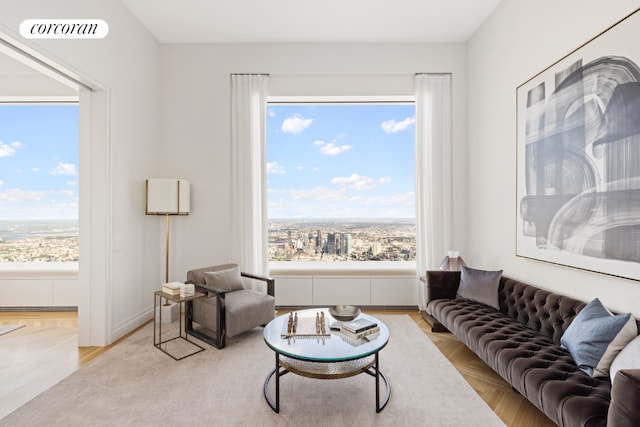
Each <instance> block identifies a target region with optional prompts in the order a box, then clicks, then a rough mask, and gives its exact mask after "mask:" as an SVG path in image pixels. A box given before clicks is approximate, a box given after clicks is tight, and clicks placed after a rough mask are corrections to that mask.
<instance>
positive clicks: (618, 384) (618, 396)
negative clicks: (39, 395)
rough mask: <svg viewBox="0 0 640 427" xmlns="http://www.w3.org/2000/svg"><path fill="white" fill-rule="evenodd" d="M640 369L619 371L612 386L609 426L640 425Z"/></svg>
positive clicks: (627, 426)
mask: <svg viewBox="0 0 640 427" xmlns="http://www.w3.org/2000/svg"><path fill="white" fill-rule="evenodd" d="M638 401H640V369H624V370H621V371H618V373H617V374H616V377H615V380H614V381H613V386H612V388H611V403H610V404H609V414H608V415H607V426H608V427H632V426H638V425H640V406H638Z"/></svg>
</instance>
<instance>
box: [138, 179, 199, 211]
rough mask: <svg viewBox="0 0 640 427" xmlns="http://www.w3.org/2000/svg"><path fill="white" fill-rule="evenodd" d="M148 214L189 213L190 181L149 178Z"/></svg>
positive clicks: (147, 185)
mask: <svg viewBox="0 0 640 427" xmlns="http://www.w3.org/2000/svg"><path fill="white" fill-rule="evenodd" d="M146 187H147V191H146V192H147V198H146V199H147V200H146V214H147V215H188V214H189V208H190V207H189V205H190V200H189V181H185V180H184V179H172V178H152V179H148V180H147V184H146Z"/></svg>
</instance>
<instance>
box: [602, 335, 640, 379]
mask: <svg viewBox="0 0 640 427" xmlns="http://www.w3.org/2000/svg"><path fill="white" fill-rule="evenodd" d="M623 369H640V336H638V337H635V338H634V339H633V340H632V341H631V342H630V343H629V344H627V345H626V346H624V348H623V349H622V350H620V353H618V355H617V356H616V357H615V359H613V362H611V369H610V371H609V375H610V376H611V382H613V381H614V380H615V378H616V374H617V373H618V371H621V370H623Z"/></svg>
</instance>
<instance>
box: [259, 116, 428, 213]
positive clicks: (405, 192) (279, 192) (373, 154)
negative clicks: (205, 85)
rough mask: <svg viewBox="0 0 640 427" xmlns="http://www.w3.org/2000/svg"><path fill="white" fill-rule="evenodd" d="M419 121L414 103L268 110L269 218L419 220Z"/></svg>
mask: <svg viewBox="0 0 640 427" xmlns="http://www.w3.org/2000/svg"><path fill="white" fill-rule="evenodd" d="M414 116H415V108H414V106H413V105H412V104H411V105H399V104H346V105H345V104H341V105H334V104H332V105H327V104H315V105H309V104H306V105H285V104H269V107H268V111H267V190H268V196H267V201H268V216H269V218H414V217H415V195H414V188H415V174H414V156H415V153H414Z"/></svg>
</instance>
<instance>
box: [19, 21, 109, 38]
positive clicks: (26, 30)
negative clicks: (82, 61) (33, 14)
mask: <svg viewBox="0 0 640 427" xmlns="http://www.w3.org/2000/svg"><path fill="white" fill-rule="evenodd" d="M20 34H21V35H22V37H24V38H26V39H102V38H105V37H106V36H107V34H109V24H107V23H106V22H105V21H103V20H102V19H25V20H24V21H22V23H20Z"/></svg>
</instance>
